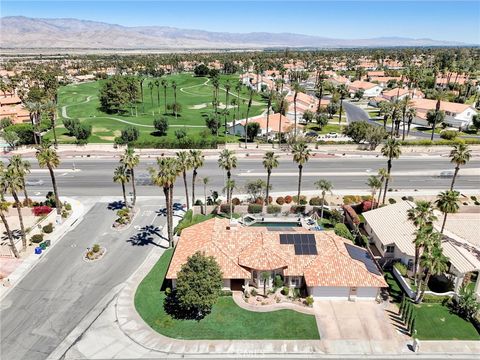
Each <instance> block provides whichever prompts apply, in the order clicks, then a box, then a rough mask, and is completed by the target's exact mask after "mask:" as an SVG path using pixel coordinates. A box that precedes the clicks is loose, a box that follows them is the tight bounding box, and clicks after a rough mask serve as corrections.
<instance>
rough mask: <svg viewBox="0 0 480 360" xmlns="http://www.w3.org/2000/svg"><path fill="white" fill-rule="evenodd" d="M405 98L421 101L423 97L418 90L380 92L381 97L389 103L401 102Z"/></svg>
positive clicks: (402, 89)
mask: <svg viewBox="0 0 480 360" xmlns="http://www.w3.org/2000/svg"><path fill="white" fill-rule="evenodd" d="M407 96H410V99H423V98H424V97H425V95H424V94H423V92H421V91H420V90H419V89H406V88H401V89H399V88H394V89H389V90H384V91H383V92H382V97H383V98H385V99H387V100H388V101H390V102H395V101H397V100H403V99H405V98H406V97H407Z"/></svg>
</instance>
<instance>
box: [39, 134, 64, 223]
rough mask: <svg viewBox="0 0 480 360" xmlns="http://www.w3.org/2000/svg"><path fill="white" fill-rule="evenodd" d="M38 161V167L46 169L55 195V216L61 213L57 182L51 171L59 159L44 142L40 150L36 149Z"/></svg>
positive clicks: (57, 164)
mask: <svg viewBox="0 0 480 360" xmlns="http://www.w3.org/2000/svg"><path fill="white" fill-rule="evenodd" d="M35 156H36V157H37V160H38V165H39V166H40V167H41V168H45V167H46V168H47V169H48V172H49V173H50V178H51V180H52V187H53V193H54V194H55V205H56V207H57V214H58V215H60V214H61V213H62V202H61V201H60V197H59V196H58V189H57V181H56V179H55V173H54V171H53V169H56V168H57V167H58V166H59V165H60V158H59V156H58V154H57V151H56V150H55V149H52V147H51V146H50V144H49V143H48V142H45V143H44V144H43V145H42V146H41V147H40V148H38V150H37V153H36V154H35Z"/></svg>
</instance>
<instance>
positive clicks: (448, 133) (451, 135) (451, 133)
mask: <svg viewBox="0 0 480 360" xmlns="http://www.w3.org/2000/svg"><path fill="white" fill-rule="evenodd" d="M457 135H458V132H457V131H455V130H443V131H442V132H441V133H440V137H441V138H442V139H445V140H453V139H455V138H456V137H457Z"/></svg>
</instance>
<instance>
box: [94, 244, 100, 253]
mask: <svg viewBox="0 0 480 360" xmlns="http://www.w3.org/2000/svg"><path fill="white" fill-rule="evenodd" d="M92 251H93V252H94V253H98V252H99V251H100V245H98V244H94V245H93V247H92Z"/></svg>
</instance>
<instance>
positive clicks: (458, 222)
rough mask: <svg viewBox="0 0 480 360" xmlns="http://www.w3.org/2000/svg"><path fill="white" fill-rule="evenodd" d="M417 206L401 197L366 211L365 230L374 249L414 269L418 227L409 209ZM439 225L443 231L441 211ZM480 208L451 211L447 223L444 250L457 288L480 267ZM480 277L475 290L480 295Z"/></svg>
mask: <svg viewBox="0 0 480 360" xmlns="http://www.w3.org/2000/svg"><path fill="white" fill-rule="evenodd" d="M413 207H415V204H414V203H412V202H409V201H400V202H398V203H396V204H392V205H387V206H384V207H381V208H378V209H375V210H371V211H368V212H364V213H363V216H364V218H365V231H366V232H367V234H368V236H369V239H370V247H371V249H372V253H374V254H376V255H378V256H379V257H380V258H383V260H387V259H391V260H399V261H401V262H402V263H404V264H405V265H407V268H408V270H412V269H413V265H414V261H415V245H414V243H413V241H414V239H415V236H414V233H415V231H416V228H415V226H414V225H413V222H412V221H410V220H408V215H407V211H408V210H409V209H411V208H413ZM436 215H437V217H438V220H437V222H436V223H435V224H434V226H435V228H436V229H437V230H438V231H440V229H441V223H442V220H443V215H442V214H440V213H438V214H436ZM479 233H480V212H475V213H457V214H449V215H448V217H447V222H446V224H445V230H444V239H443V241H442V247H443V252H444V254H445V256H447V257H448V258H449V270H448V274H450V277H451V278H453V280H454V281H455V291H458V289H459V288H460V286H461V285H462V283H463V279H464V278H465V275H466V274H468V273H470V272H477V273H478V271H479V270H480V239H479V237H478V234H479ZM479 284H480V281H477V284H476V287H475V292H476V293H477V294H478V296H480V286H479Z"/></svg>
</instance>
